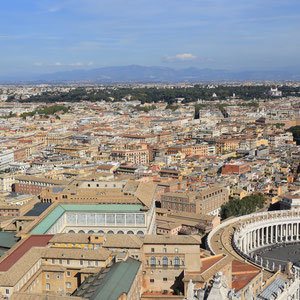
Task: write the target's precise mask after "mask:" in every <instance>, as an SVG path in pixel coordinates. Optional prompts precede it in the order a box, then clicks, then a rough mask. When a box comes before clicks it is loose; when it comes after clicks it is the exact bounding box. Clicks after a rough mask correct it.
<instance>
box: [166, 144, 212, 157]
mask: <svg viewBox="0 0 300 300" xmlns="http://www.w3.org/2000/svg"><path fill="white" fill-rule="evenodd" d="M176 153H184V154H186V155H189V156H195V155H197V156H208V154H209V147H208V144H195V145H182V146H173V147H169V148H168V149H167V154H168V155H171V154H176Z"/></svg>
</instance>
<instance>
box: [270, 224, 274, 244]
mask: <svg viewBox="0 0 300 300" xmlns="http://www.w3.org/2000/svg"><path fill="white" fill-rule="evenodd" d="M273 229H274V228H273V225H271V237H270V242H271V244H273V243H274V232H273Z"/></svg>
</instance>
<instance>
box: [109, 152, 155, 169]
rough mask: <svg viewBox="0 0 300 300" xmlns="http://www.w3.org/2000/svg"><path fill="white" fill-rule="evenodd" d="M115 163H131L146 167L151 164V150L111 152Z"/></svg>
mask: <svg viewBox="0 0 300 300" xmlns="http://www.w3.org/2000/svg"><path fill="white" fill-rule="evenodd" d="M110 156H111V159H112V160H113V161H120V162H129V163H132V164H134V165H146V164H148V163H149V162H150V150H149V149H122V150H113V151H111V154H110Z"/></svg>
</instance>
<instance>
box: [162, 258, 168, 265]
mask: <svg viewBox="0 0 300 300" xmlns="http://www.w3.org/2000/svg"><path fill="white" fill-rule="evenodd" d="M162 264H163V266H167V265H168V258H167V257H166V256H164V257H163V259H162Z"/></svg>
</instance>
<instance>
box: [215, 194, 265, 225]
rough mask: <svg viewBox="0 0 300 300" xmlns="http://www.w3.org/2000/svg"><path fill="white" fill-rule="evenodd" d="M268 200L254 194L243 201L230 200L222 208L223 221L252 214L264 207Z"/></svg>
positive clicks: (261, 195)
mask: <svg viewBox="0 0 300 300" xmlns="http://www.w3.org/2000/svg"><path fill="white" fill-rule="evenodd" d="M265 202H266V198H265V197H264V195H263V194H261V193H258V194H252V195H250V196H246V197H244V198H243V199H241V200H240V199H230V200H229V201H228V202H227V203H226V204H223V205H222V206H221V212H220V215H221V219H222V220H224V219H227V218H229V217H232V216H234V217H239V216H244V215H247V214H251V213H253V212H255V211H256V210H258V209H261V208H263V207H264V204H265Z"/></svg>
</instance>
